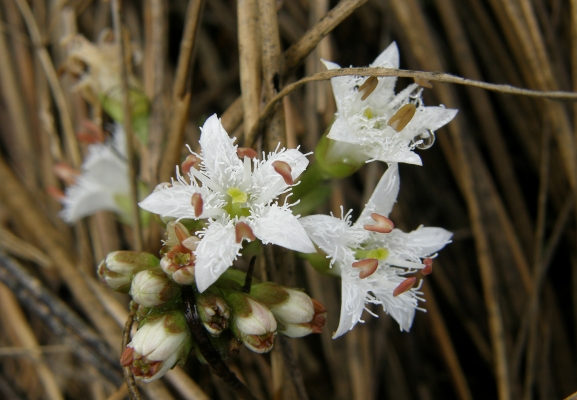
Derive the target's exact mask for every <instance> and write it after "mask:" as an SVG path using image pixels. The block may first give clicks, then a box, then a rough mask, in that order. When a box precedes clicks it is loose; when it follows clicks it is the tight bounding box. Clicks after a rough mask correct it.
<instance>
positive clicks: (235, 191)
mask: <svg viewBox="0 0 577 400" xmlns="http://www.w3.org/2000/svg"><path fill="white" fill-rule="evenodd" d="M226 193H228V195H229V196H230V197H231V198H232V202H233V204H234V203H246V202H247V200H248V194H246V193H245V192H243V191H242V190H240V189H239V188H230V189H228V190H227V191H226Z"/></svg>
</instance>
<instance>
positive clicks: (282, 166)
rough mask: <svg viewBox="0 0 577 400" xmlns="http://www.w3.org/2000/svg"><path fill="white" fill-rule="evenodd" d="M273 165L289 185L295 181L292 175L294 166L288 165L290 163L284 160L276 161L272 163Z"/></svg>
mask: <svg viewBox="0 0 577 400" xmlns="http://www.w3.org/2000/svg"><path fill="white" fill-rule="evenodd" d="M272 166H273V168H274V170H275V171H276V172H277V173H278V174H279V175H280V176H282V178H283V179H284V182H285V183H286V184H287V185H292V184H293V183H294V181H293V177H292V175H291V172H292V168H291V166H290V165H288V163H286V162H284V161H275V162H273V163H272Z"/></svg>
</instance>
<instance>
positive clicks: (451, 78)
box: [245, 67, 577, 146]
mask: <svg viewBox="0 0 577 400" xmlns="http://www.w3.org/2000/svg"><path fill="white" fill-rule="evenodd" d="M338 76H379V77H385V76H396V77H399V78H413V79H415V78H417V79H423V80H426V81H434V82H442V83H454V84H457V85H465V86H472V87H478V88H481V89H485V90H491V91H494V92H499V93H507V94H514V95H520V96H530V97H538V98H544V99H549V100H567V101H577V93H573V92H564V91H542V90H532V89H524V88H518V87H514V86H511V85H501V84H496V83H487V82H482V81H476V80H473V79H466V78H461V77H460V76H455V75H451V74H446V73H444V72H426V71H412V70H408V69H395V68H383V67H376V68H339V69H332V70H330V71H324V72H318V73H316V74H314V75H311V76H307V77H306V78H303V79H301V80H299V81H296V82H294V83H291V84H290V85H287V86H286V87H285V88H284V89H283V90H281V91H280V92H279V93H278V94H277V95H276V96H275V97H273V98H272V99H271V100H270V101H269V102H268V104H267V105H266V107H265V108H264V109H263V110H262V112H261V113H260V117H259V119H258V124H256V125H255V126H253V128H252V130H251V132H250V134H249V135H248V137H247V141H246V143H245V146H247V145H251V144H252V143H253V142H254V140H255V138H256V135H257V133H258V131H259V130H260V128H261V127H262V124H263V123H264V121H265V120H266V119H267V118H268V117H269V116H270V115H271V114H272V112H273V111H274V108H275V106H276V103H277V102H278V101H280V100H281V99H282V98H283V97H285V96H286V95H288V94H290V93H291V92H293V91H295V90H296V89H298V88H300V87H301V86H303V85H305V84H307V83H309V82H317V81H326V80H329V79H331V78H335V77H338Z"/></svg>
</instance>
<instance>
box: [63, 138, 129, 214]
mask: <svg viewBox="0 0 577 400" xmlns="http://www.w3.org/2000/svg"><path fill="white" fill-rule="evenodd" d="M122 133H123V132H119V134H122ZM119 140H122V138H120V139H119ZM111 146H112V144H110V143H106V144H95V145H91V146H90V147H89V148H88V157H87V159H86V161H85V162H84V164H83V165H82V174H81V175H80V176H79V177H78V179H77V181H76V183H75V184H74V185H72V186H70V187H69V188H67V189H66V192H65V194H66V197H65V198H64V200H63V205H64V208H63V210H62V211H61V216H62V218H63V219H64V220H65V221H66V222H68V223H73V222H76V221H77V220H79V219H81V218H83V217H86V216H88V215H92V214H94V213H96V212H98V211H102V210H107V211H113V212H117V213H120V212H122V208H121V207H120V206H119V205H118V204H117V202H116V201H115V197H116V196H119V197H120V196H123V195H128V191H129V182H128V166H127V164H126V162H125V161H124V160H123V159H121V158H120V157H121V155H120V154H119V153H117V151H116V150H115V149H113V148H112V147H111ZM119 150H122V149H119Z"/></svg>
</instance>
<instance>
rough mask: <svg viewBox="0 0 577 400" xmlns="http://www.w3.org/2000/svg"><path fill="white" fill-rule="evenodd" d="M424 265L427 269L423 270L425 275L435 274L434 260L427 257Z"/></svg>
mask: <svg viewBox="0 0 577 400" xmlns="http://www.w3.org/2000/svg"><path fill="white" fill-rule="evenodd" d="M423 264H425V268H423V269H422V270H421V273H422V274H423V275H429V274H431V273H432V272H433V259H432V258H430V257H427V258H425V259H424V260H423Z"/></svg>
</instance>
